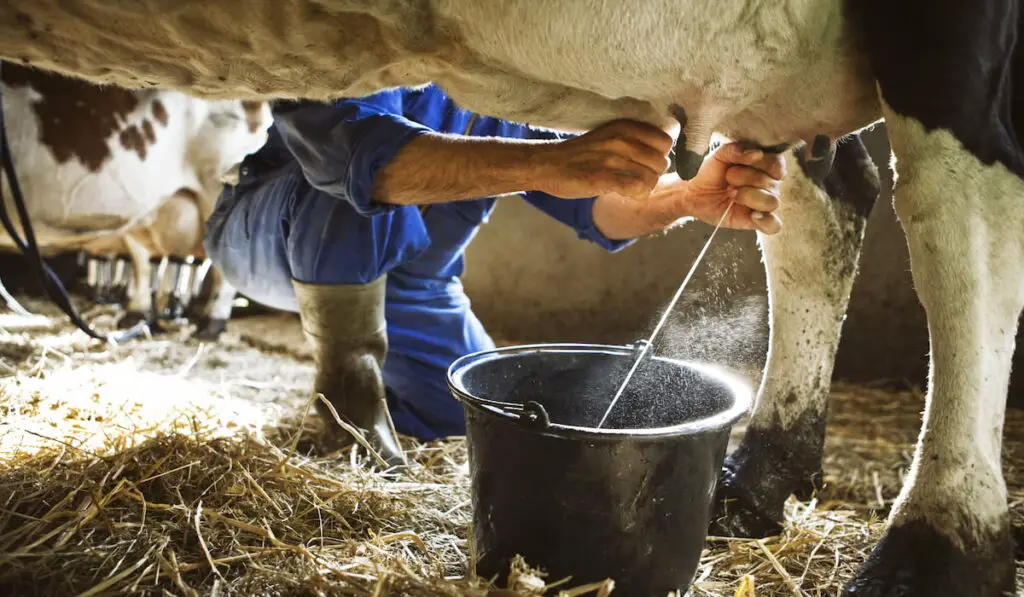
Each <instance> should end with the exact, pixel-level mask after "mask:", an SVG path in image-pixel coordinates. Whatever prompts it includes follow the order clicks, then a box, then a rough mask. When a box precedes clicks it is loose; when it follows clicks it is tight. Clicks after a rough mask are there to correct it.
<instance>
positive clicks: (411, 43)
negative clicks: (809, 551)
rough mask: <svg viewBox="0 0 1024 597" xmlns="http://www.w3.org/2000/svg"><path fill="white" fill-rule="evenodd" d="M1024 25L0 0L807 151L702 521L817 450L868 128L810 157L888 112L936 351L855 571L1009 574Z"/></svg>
mask: <svg viewBox="0 0 1024 597" xmlns="http://www.w3.org/2000/svg"><path fill="white" fill-rule="evenodd" d="M1021 32H1022V22H1021V16H1020V9H1019V2H1018V0H974V1H972V2H964V1H962V0H961V1H953V0H899V1H893V0H849V1H848V2H844V1H843V0H770V1H768V0H691V1H689V2H680V1H679V0H635V1H633V2H621V1H618V0H559V1H550V2H537V1H536V0H494V1H491V2H480V1H479V0H214V1H210V0H177V1H174V2H168V1H166V0H133V1H131V2H112V1H109V0H3V1H0V57H4V58H5V59H8V60H13V61H21V62H24V63H26V64H33V65H38V66H40V67H43V68H51V69H56V70H61V71H64V72H68V73H73V74H78V75H81V76H84V77H88V78H90V79H92V80H95V81H106V82H116V83H121V84H124V85H127V86H132V87H146V86H157V87H178V88H183V89H189V90H190V91H192V92H195V93H201V94H206V95H208V96H211V97H212V96H221V97H231V98H269V97H306V98H314V99H318V98H327V97H337V96H342V95H348V96H354V95H361V94H365V93H368V92H372V91H374V90H377V89H380V88H383V87H388V86H397V85H416V84H421V83H426V82H428V81H435V82H437V83H438V84H440V85H441V86H442V87H444V88H445V89H446V91H448V93H450V95H451V96H452V97H453V98H454V99H455V100H456V101H458V102H459V103H461V104H462V105H464V106H465V107H467V108H469V109H472V110H474V111H477V112H482V113H486V114H490V115H494V116H497V117H502V118H507V119H511V120H518V121H526V122H530V123H533V124H536V125H542V126H551V127H554V128H561V129H569V130H580V129H588V128H591V127H593V126H594V125H597V124H600V123H602V122H606V121H608V120H612V119H616V118H634V119H639V120H645V121H649V122H652V123H656V124H659V125H663V126H666V127H673V128H672V130H673V131H678V133H679V143H678V145H677V147H678V154H679V158H680V159H679V160H678V163H679V164H680V168H681V173H682V174H684V175H685V174H687V173H688V172H690V171H692V169H693V166H694V165H695V163H696V160H697V159H698V158H699V156H700V154H702V153H703V152H704V150H705V148H706V147H707V145H708V140H709V139H710V136H711V134H712V133H713V132H719V133H722V134H724V135H726V136H728V137H730V138H733V139H738V140H743V141H747V142H751V143H754V144H757V145H760V146H762V147H769V148H775V149H779V150H784V151H787V155H788V156H789V158H788V159H792V160H797V159H802V160H803V161H804V165H805V166H806V168H800V167H796V164H793V166H794V167H792V168H790V170H789V171H790V172H791V173H792V179H791V180H790V181H788V183H787V194H786V196H785V200H784V207H783V208H782V211H781V213H780V215H781V218H782V220H783V221H784V222H785V230H784V231H783V232H782V233H781V234H779V235H777V236H775V237H772V238H762V239H761V246H762V250H763V253H764V258H765V264H766V268H767V271H768V285H769V295H770V304H771V318H772V320H771V338H770V348H769V355H768V363H767V367H766V370H765V373H764V378H763V382H762V384H761V388H760V391H759V394H758V402H757V406H756V410H755V412H754V414H753V420H752V423H751V427H750V431H749V433H748V434H747V436H746V438H745V439H744V441H743V443H742V445H741V446H740V448H739V450H738V451H737V452H736V453H735V454H732V455H731V456H730V457H729V459H728V462H727V464H726V469H725V473H724V476H723V477H722V480H721V484H720V492H721V498H722V505H721V508H720V511H719V516H718V517H716V522H715V524H716V526H717V528H718V529H720V530H725V531H729V532H733V533H736V534H755V535H756V534H763V533H767V532H772V530H773V529H774V528H775V524H776V523H777V521H778V520H779V519H780V516H781V511H782V509H781V508H782V502H783V500H784V499H785V498H786V497H787V496H788V495H789V494H790V493H792V492H799V491H803V490H804V489H806V488H807V487H808V486H809V485H810V484H812V483H813V481H814V479H815V477H816V475H817V474H818V473H819V471H820V467H821V448H822V443H823V437H822V435H823V429H824V422H825V399H826V395H827V392H828V387H829V378H830V375H831V372H832V360H833V355H834V353H835V349H836V345H837V343H838V341H839V333H840V328H841V325H842V321H843V317H844V314H845V310H846V306H847V299H848V297H849V292H850V287H851V284H852V281H853V278H854V275H855V272H856V270H857V261H858V256H859V252H860V246H861V239H862V234H863V226H864V222H865V218H866V216H867V214H868V212H869V211H870V209H871V206H872V203H873V201H874V200H875V198H876V195H877V177H876V173H874V172H873V171H872V169H871V167H870V164H869V162H868V160H867V156H866V153H865V152H864V150H863V147H862V146H861V145H860V144H859V142H858V141H856V140H853V141H852V142H849V143H843V142H840V143H839V146H838V150H837V153H836V157H835V166H834V168H833V170H832V173H831V174H830V175H829V177H828V178H825V177H823V176H822V175H821V173H822V172H823V171H827V170H828V168H827V166H828V156H829V155H830V152H829V151H828V149H829V148H830V147H831V146H833V144H834V142H835V141H836V140H837V139H840V138H842V137H844V136H846V135H848V134H850V133H853V132H856V131H858V130H860V129H862V128H864V127H866V126H869V125H871V124H872V123H874V122H877V121H879V120H880V119H884V120H885V122H886V126H887V131H888V135H889V138H890V142H891V146H892V148H893V156H894V163H895V168H896V173H897V177H898V178H897V182H896V188H895V198H894V202H895V208H896V212H897V214H898V216H899V218H900V221H901V223H902V225H903V227H904V230H905V232H906V236H907V241H908V243H909V248H910V254H911V265H912V269H913V276H914V281H915V284H916V287H917V290H918V293H919V296H920V298H921V301H922V303H923V304H924V307H925V309H926V312H927V315H928V324H929V332H930V336H931V375H930V379H929V388H928V396H927V410H926V413H925V416H924V424H923V428H922V433H921V436H920V440H919V442H918V445H917V449H916V451H915V454H914V461H913V467H912V470H911V473H910V475H909V476H908V477H907V480H906V483H905V486H904V488H903V491H902V493H901V495H900V497H899V499H898V500H897V502H896V505H895V507H894V508H893V510H892V514H891V516H890V519H889V524H888V528H887V530H886V533H885V535H884V537H883V538H882V540H881V542H880V543H879V544H878V546H877V547H876V548H875V550H874V552H873V553H872V554H871V557H870V559H869V561H868V562H867V564H866V565H865V566H864V567H863V568H862V569H861V570H860V572H859V574H858V575H857V576H856V578H854V579H853V580H852V582H851V583H850V584H849V585H848V587H847V592H848V594H850V595H855V596H861V595H869V596H876V595H979V596H986V597H987V596H994V595H998V594H1001V593H1003V592H1005V591H1009V590H1011V589H1012V588H1013V585H1014V580H1013V576H1014V563H1013V548H1012V540H1011V534H1010V525H1009V515H1008V507H1007V492H1006V485H1005V483H1004V480H1003V476H1002V471H1001V467H1000V444H1001V430H1002V424H1003V410H1004V405H1005V398H1006V390H1007V384H1008V377H1009V372H1010V363H1011V354H1012V351H1013V349H1014V337H1015V330H1016V328H1017V320H1018V316H1019V314H1020V313H1021V309H1022V306H1024V209H1021V204H1022V202H1024V155H1022V151H1021V146H1020V143H1019V140H1020V138H1021V134H1022V132H1024V131H1022V130H1021V127H1022V126H1024V125H1022V123H1024V101H1022V98H1024V88H1022V85H1024V62H1022V58H1021V55H1022V53H1024V49H1021V48H1020V47H1019V45H1018V41H1019V38H1020V34H1021ZM804 145H806V146H808V147H811V148H812V150H811V151H804V149H803V146H804ZM790 149H795V150H796V151H795V152H791V151H789V150H790ZM798 154H799V156H800V157H797V155H798ZM808 173H809V174H810V175H811V176H808ZM812 178H816V179H817V180H812ZM819 183H820V184H819Z"/></svg>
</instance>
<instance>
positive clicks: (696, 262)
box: [597, 203, 733, 429]
mask: <svg viewBox="0 0 1024 597" xmlns="http://www.w3.org/2000/svg"><path fill="white" fill-rule="evenodd" d="M732 206H733V204H732V203H729V205H728V207H726V208H725V211H724V212H722V217H721V218H719V220H718V224H716V225H715V229H714V230H712V231H711V236H709V237H708V240H707V242H705V243H704V248H702V249H701V250H700V253H698V254H697V258H696V259H694V260H693V265H691V266H690V271H689V272H687V274H686V277H685V278H683V282H682V284H680V285H679V288H677V289H676V293H675V296H673V297H672V300H671V301H669V303H668V306H666V307H665V310H664V312H662V314H661V319H659V320H658V325H656V326H654V330H653V331H652V332H651V335H650V336H648V337H647V342H646V343H645V344H644V345H643V346H642V347H641V348H640V352H639V354H638V355H637V357H636V360H635V361H633V366H632V367H630V368H629V372H628V373H626V378H625V379H623V380H622V384H621V385H620V386H619V389H618V391H616V392H615V396H614V397H613V398H612V401H611V403H610V404H609V405H608V408H607V409H606V410H605V411H604V416H602V417H601V421H600V422H599V423H598V424H597V428H598V429H600V428H601V427H603V426H604V423H605V421H607V420H608V415H610V414H611V413H612V409H614V408H615V404H616V403H617V402H618V401H619V398H621V397H622V393H623V392H625V391H626V386H628V385H629V382H630V380H632V379H633V375H634V374H635V373H636V371H637V369H639V368H640V364H641V363H642V362H643V360H644V357H645V356H647V353H648V352H649V351H650V349H651V346H653V345H654V340H655V338H657V337H658V334H659V333H660V332H661V328H663V327H665V322H666V321H668V318H669V316H670V315H671V314H672V311H674V310H675V308H676V303H678V302H679V298H680V297H681V296H683V291H684V290H686V286H687V285H688V284H689V283H690V279H691V278H692V277H693V273H694V272H695V271H697V267H699V266H700V264H701V261H703V260H704V255H705V254H706V253H707V252H708V248H709V247H710V246H711V241H713V240H715V235H716V234H718V229H719V228H721V227H722V222H724V221H725V218H726V217H727V216H728V215H729V211H730V210H732Z"/></svg>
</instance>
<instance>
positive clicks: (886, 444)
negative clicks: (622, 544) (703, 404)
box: [0, 320, 1024, 597]
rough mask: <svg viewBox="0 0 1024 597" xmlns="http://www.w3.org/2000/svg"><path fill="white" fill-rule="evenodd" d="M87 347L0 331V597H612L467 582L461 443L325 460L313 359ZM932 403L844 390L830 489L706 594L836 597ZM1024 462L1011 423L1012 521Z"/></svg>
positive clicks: (597, 589)
mask: <svg viewBox="0 0 1024 597" xmlns="http://www.w3.org/2000/svg"><path fill="white" fill-rule="evenodd" d="M79 336H80V334H79ZM72 337H74V334H70V333H69V332H68V330H67V328H66V326H64V325H62V324H61V323H60V322H59V320H57V321H56V322H55V323H53V324H51V326H50V328H45V326H44V328H43V329H42V331H40V330H38V329H35V330H34V331H24V330H22V331H17V332H11V333H8V334H3V333H0V361H2V363H3V367H2V369H3V370H4V372H5V373H4V375H6V376H5V377H3V378H2V379H0V408H2V409H3V412H5V413H7V416H6V417H5V418H4V419H3V420H2V422H0V594H4V595H124V594H142V595H169V594H170V595H231V594H236V595H325V596H327V595H360V596H362V595H411V596H416V597H419V596H423V597H427V596H435V595H436V596H442V595H445V596H447V595H470V596H477V595H487V594H492V595H502V594H510V593H509V592H507V591H499V590H496V589H494V587H509V588H512V589H515V590H516V591H517V592H518V594H523V595H537V594H541V593H542V592H544V590H545V588H550V587H554V588H552V589H551V590H550V591H548V594H563V595H608V594H609V593H610V594H611V595H614V594H615V592H614V590H613V585H612V584H611V583H604V584H600V583H599V584H598V585H593V586H581V587H577V586H574V584H573V582H572V581H571V579H569V580H566V579H555V578H548V577H546V576H545V575H544V574H543V572H542V571H537V570H533V569H531V568H530V567H529V563H528V562H518V564H517V566H516V567H515V569H514V571H513V574H512V575H511V576H512V577H511V578H508V579H479V578H473V577H472V576H470V575H469V574H468V570H467V563H468V562H469V559H470V557H471V552H472V548H471V545H470V543H469V540H468V537H469V530H470V527H469V523H470V519H471V504H470V501H469V493H468V491H469V489H468V479H467V471H466V453H465V447H464V445H463V442H462V441H461V440H459V439H453V440H449V441H444V442H434V443H431V444H416V443H414V442H408V443H407V447H408V448H409V450H410V455H411V456H412V459H413V461H414V465H413V466H412V467H411V469H410V470H408V471H406V472H404V473H402V474H397V475H396V474H392V473H391V472H389V471H382V470H380V468H379V467H378V466H377V465H376V464H375V462H374V460H373V459H371V458H370V457H369V456H368V455H367V454H366V452H365V451H364V450H362V449H361V448H356V449H347V450H345V451H342V452H339V453H334V454H323V453H320V452H318V451H317V450H316V449H315V448H316V441H315V438H316V437H317V434H318V428H317V427H318V425H319V422H318V421H317V420H316V418H315V417H313V416H311V415H309V407H310V401H309V400H308V397H307V398H302V397H304V396H305V389H304V388H305V387H306V384H307V383H308V380H309V375H310V374H311V368H310V367H309V365H308V363H302V362H299V361H295V360H294V359H292V358H291V357H289V356H288V355H286V354H285V355H282V354H267V353H264V352H261V351H259V350H255V349H253V348H252V347H250V346H247V345H245V343H243V342H239V341H238V340H237V338H235V339H232V338H231V337H230V336H229V337H227V338H225V339H224V340H222V341H221V342H219V343H217V344H212V345H197V344H195V343H189V342H183V341H181V338H172V339H170V340H153V341H149V342H139V343H134V344H132V345H130V346H127V347H120V348H116V349H115V348H111V347H104V346H97V345H87V344H86V343H85V342H84V341H83V340H82V339H81V338H78V339H76V340H73V341H71V340H69V339H68V338H72ZM275 401H276V402H275ZM922 403H923V397H922V396H921V393H920V392H919V391H916V390H903V391H891V390H885V389H881V388H865V387H860V386H852V385H847V384H837V385H836V387H835V388H834V390H833V395H832V397H831V402H830V423H829V431H828V433H829V435H828V440H827V443H826V461H825V466H826V487H825V488H824V490H823V491H822V492H820V493H819V494H818V495H817V496H815V498H814V499H813V500H812V501H810V502H799V501H797V500H795V499H793V500H791V501H790V502H789V503H788V504H787V507H786V517H787V520H786V523H785V525H784V528H783V532H782V533H781V534H780V535H779V536H776V537H770V538H766V539H762V540H749V539H731V538H720V537H711V538H709V540H708V542H707V544H706V549H705V551H704V553H703V555H702V560H701V564H700V567H699V569H698V571H697V579H696V583H695V584H694V587H693V590H692V594H693V595H694V596H716V597H717V596H726V597H734V596H735V597H771V596H776V595H787V596H788V595H814V596H817V595H835V594H836V593H837V591H838V588H839V587H840V586H842V584H843V583H844V582H845V581H846V580H848V579H849V578H850V576H851V574H852V573H853V572H854V571H855V570H856V568H857V567H858V566H859V565H860V564H861V563H862V562H863V561H864V559H865V558H866V556H867V554H868V552H869V550H870V548H871V547H872V546H873V544H874V542H875V541H877V539H878V536H879V533H880V531H881V529H882V526H883V525H882V521H883V520H884V516H885V514H886V512H887V509H888V507H889V506H890V505H891V503H892V499H893V498H894V497H895V495H896V493H897V492H898V490H899V484H900V482H901V476H902V475H903V474H904V473H905V469H906V465H907V464H908V463H909V458H910V453H911V450H912V446H913V441H914V439H915V438H916V434H917V430H918V425H919V422H920V411H921V408H922ZM240 405H249V408H248V409H246V408H245V407H244V406H240ZM1022 447H1024V416H1022V414H1021V413H1019V412H1016V411H1011V412H1009V413H1008V416H1007V431H1006V441H1005V443H1004V450H1005V453H1006V455H1005V469H1006V475H1007V481H1008V484H1009V486H1010V491H1011V511H1012V513H1013V516H1014V519H1015V520H1020V519H1021V517H1022V510H1024V507H1022V503H1024V492H1022V489H1024V479H1022V477H1021V474H1020V471H1021V470H1022V466H1021V465H1022V463H1024V449H1022ZM318 453H319V454H320V455H319V456H317V455H316V454H318ZM492 580H493V581H494V582H493V584H492V582H491V581H492Z"/></svg>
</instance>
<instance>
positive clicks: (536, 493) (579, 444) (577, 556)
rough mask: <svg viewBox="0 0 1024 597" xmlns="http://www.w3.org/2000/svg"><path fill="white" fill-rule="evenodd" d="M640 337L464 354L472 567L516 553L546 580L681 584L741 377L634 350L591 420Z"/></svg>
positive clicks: (660, 588) (456, 377)
mask: <svg viewBox="0 0 1024 597" xmlns="http://www.w3.org/2000/svg"><path fill="white" fill-rule="evenodd" d="M638 348H639V346H634V347H628V346H604V345H590V344H543V345H533V346H516V347H509V348H499V349H496V350H489V351H484V352H478V353H474V354H471V355H467V356H465V357H463V358H460V359H458V360H457V361H455V362H454V363H453V364H452V366H451V368H450V369H449V371H448V385H449V387H450V389H451V391H452V394H453V395H454V396H455V398H456V399H458V400H459V401H461V402H462V403H463V405H464V410H465V413H466V436H467V442H468V447H469V463H470V473H471V479H472V484H471V491H472V498H473V527H474V537H473V540H474V542H475V551H476V553H477V558H478V559H477V562H476V572H477V574H479V575H481V576H484V577H488V578H489V577H492V576H494V575H498V577H499V578H505V577H506V575H507V574H508V569H509V563H510V561H511V559H512V558H513V557H514V556H515V555H517V554H518V555H521V556H522V557H523V558H525V559H526V562H527V564H529V565H531V566H535V567H539V568H542V569H544V570H546V571H547V572H548V574H549V576H548V577H547V581H548V582H549V583H550V582H554V581H556V580H560V579H562V578H565V577H568V576H571V577H572V580H571V585H572V586H577V585H580V584H585V583H591V582H598V581H601V580H603V579H605V578H611V579H613V580H614V581H615V594H616V595H630V596H632V595H638V596H648V595H657V596H658V597H664V596H665V595H667V594H668V593H669V592H671V591H676V592H678V593H677V594H678V595H683V594H685V593H686V591H687V590H688V589H689V587H690V584H691V583H692V582H693V576H694V574H695V572H696V570H697V565H698V561H699V559H700V553H701V550H702V548H703V546H704V540H705V539H706V538H707V529H708V523H709V522H710V517H711V502H712V497H713V496H714V493H715V485H716V482H717V480H718V474H719V469H720V468H721V466H722V461H723V460H724V458H725V450H726V446H727V444H728V441H729V432H730V430H731V428H732V425H733V423H735V422H736V420H737V419H739V418H740V417H741V416H743V414H744V413H746V411H747V409H748V408H749V407H750V404H751V394H752V393H751V390H750V387H749V386H748V385H747V384H746V383H744V382H743V381H741V380H740V379H738V378H736V377H733V376H731V375H729V374H727V373H726V372H724V371H722V370H719V369H717V368H715V367H713V366H710V365H705V364H699V363H692V362H684V361H678V360H673V359H667V358H663V357H651V358H646V359H645V360H644V363H643V364H642V365H641V366H640V368H639V369H638V370H637V373H636V375H635V377H634V378H633V381H632V382H631V383H630V385H629V387H628V388H627V390H626V391H625V392H624V393H623V395H622V397H621V398H620V399H619V402H618V403H617V405H616V407H615V409H614V410H613V411H612V413H611V415H610V416H609V417H608V420H607V421H606V422H605V424H604V426H603V427H602V428H600V429H597V428H596V426H597V424H598V422H599V421H600V420H601V417H602V415H603V414H604V412H605V410H606V409H607V407H608V404H609V403H610V402H611V399H612V397H613V396H614V395H615V392H616V390H617V389H618V386H619V385H620V384H621V382H622V380H623V379H624V377H625V375H626V372H627V371H628V370H629V368H630V366H631V365H632V364H633V361H634V359H635V358H636V354H637V352H636V350H638Z"/></svg>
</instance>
